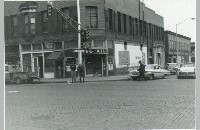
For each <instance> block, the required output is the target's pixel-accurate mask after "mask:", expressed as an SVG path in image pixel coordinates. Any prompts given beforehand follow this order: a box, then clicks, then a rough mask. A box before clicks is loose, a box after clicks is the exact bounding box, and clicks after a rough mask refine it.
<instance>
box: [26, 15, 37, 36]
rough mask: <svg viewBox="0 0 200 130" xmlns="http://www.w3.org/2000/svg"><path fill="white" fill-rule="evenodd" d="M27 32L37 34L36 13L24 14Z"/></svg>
mask: <svg viewBox="0 0 200 130" xmlns="http://www.w3.org/2000/svg"><path fill="white" fill-rule="evenodd" d="M24 22H25V34H28V33H30V34H35V33H36V32H35V13H26V14H25V15H24Z"/></svg>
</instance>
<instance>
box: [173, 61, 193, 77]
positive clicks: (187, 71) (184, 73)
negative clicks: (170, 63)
mask: <svg viewBox="0 0 200 130" xmlns="http://www.w3.org/2000/svg"><path fill="white" fill-rule="evenodd" d="M195 69H196V67H195V64H194V63H187V64H183V65H182V67H180V68H179V69H178V72H177V78H178V79H181V78H196V73H195Z"/></svg>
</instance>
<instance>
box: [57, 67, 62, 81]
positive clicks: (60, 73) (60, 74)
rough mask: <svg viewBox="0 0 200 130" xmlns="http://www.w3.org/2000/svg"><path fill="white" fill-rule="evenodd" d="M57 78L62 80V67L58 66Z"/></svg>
mask: <svg viewBox="0 0 200 130" xmlns="http://www.w3.org/2000/svg"><path fill="white" fill-rule="evenodd" d="M58 78H62V67H61V66H60V65H59V66H58Z"/></svg>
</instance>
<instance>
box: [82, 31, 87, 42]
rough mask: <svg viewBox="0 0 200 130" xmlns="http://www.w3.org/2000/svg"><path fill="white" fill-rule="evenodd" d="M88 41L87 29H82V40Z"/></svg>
mask: <svg viewBox="0 0 200 130" xmlns="http://www.w3.org/2000/svg"><path fill="white" fill-rule="evenodd" d="M85 41H86V30H81V42H85Z"/></svg>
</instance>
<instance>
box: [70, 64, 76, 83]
mask: <svg viewBox="0 0 200 130" xmlns="http://www.w3.org/2000/svg"><path fill="white" fill-rule="evenodd" d="M70 69H71V78H72V83H76V65H75V64H72V65H70Z"/></svg>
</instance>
